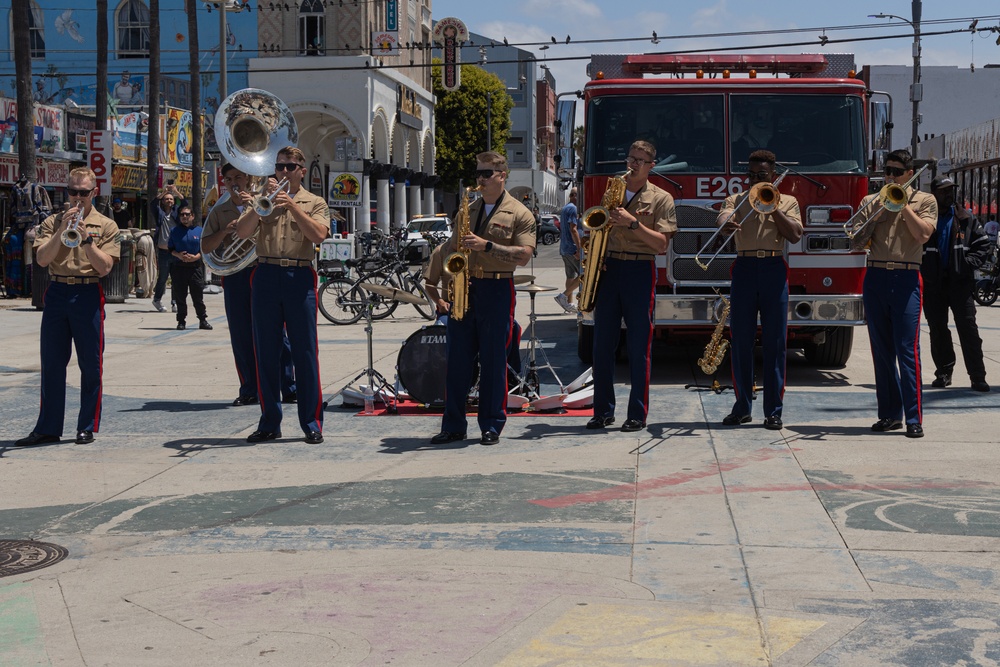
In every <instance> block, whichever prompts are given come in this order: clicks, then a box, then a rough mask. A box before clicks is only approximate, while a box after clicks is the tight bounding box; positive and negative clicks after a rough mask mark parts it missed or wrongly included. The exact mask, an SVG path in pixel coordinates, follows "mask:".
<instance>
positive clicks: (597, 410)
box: [587, 140, 677, 432]
mask: <svg viewBox="0 0 1000 667" xmlns="http://www.w3.org/2000/svg"><path fill="white" fill-rule="evenodd" d="M655 163H656V147H655V146H653V144H651V143H649V142H648V141H641V140H640V141H636V142H634V143H633V144H632V145H631V146H630V147H629V150H628V157H627V158H626V160H625V166H626V167H627V168H628V172H627V173H626V175H625V196H624V198H623V200H622V203H621V206H618V207H615V208H612V209H610V210H609V211H608V222H607V223H606V224H609V225H611V229H610V230H609V232H608V244H607V251H606V253H605V255H604V257H587V261H588V262H603V263H604V270H603V271H601V273H600V282H599V283H598V290H597V295H596V297H595V301H594V352H593V367H594V416H593V417H592V418H591V419H590V421H588V422H587V428H589V429H602V428H605V427H607V426H610V425H611V424H613V423H614V422H615V388H614V382H615V350H616V349H617V347H618V341H619V339H620V337H621V322H622V320H623V319H624V320H625V327H626V328H627V329H628V336H627V339H626V340H627V344H628V364H629V376H630V380H631V382H630V385H631V389H630V391H629V398H628V410H627V413H626V419H625V421H624V422H623V423H622V426H621V430H622V431H626V432H632V431H639V430H642V429H644V428H645V427H646V415H647V414H648V413H649V354H650V345H651V344H652V341H653V308H654V305H655V290H656V262H655V259H656V256H657V255H659V254H661V253H663V252H666V250H667V246H668V244H669V243H670V239H671V237H673V235H674V234H675V233H676V232H677V214H676V212H675V209H674V199H673V197H671V196H670V194H669V193H667V192H665V191H664V190H661V189H660V188H658V187H657V186H655V185H653V184H652V183H650V182H649V172H650V171H652V169H653V165H654V164H655Z"/></svg>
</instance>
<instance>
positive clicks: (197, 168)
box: [186, 0, 225, 221]
mask: <svg viewBox="0 0 1000 667" xmlns="http://www.w3.org/2000/svg"><path fill="white" fill-rule="evenodd" d="M186 4H187V15H188V16H187V19H188V62H189V67H190V68H191V118H192V121H193V129H194V137H193V138H192V139H191V211H192V212H193V213H194V219H195V220H198V221H200V220H201V203H202V199H203V198H204V195H203V193H202V191H201V171H202V162H203V156H202V147H201V141H202V136H203V134H204V127H205V118H204V116H202V114H201V71H200V69H199V65H198V4H199V3H198V2H197V1H196V0H187V3H186ZM219 11H220V12H224V11H225V9H224V8H223V7H219Z"/></svg>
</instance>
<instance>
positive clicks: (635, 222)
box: [628, 220, 639, 229]
mask: <svg viewBox="0 0 1000 667" xmlns="http://www.w3.org/2000/svg"><path fill="white" fill-rule="evenodd" d="M628 228H629V229H639V221H638V220H633V221H632V222H630V223H629V225H628Z"/></svg>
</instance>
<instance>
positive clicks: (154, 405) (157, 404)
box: [118, 401, 232, 412]
mask: <svg viewBox="0 0 1000 667" xmlns="http://www.w3.org/2000/svg"><path fill="white" fill-rule="evenodd" d="M231 407H232V406H231V405H230V404H229V403H190V402H188V401H150V402H148V403H145V404H144V405H143V406H142V407H141V408H131V409H127V410H119V411H118V412H206V411H210V410H226V409H227V408H231Z"/></svg>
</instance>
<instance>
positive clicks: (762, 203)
mask: <svg viewBox="0 0 1000 667" xmlns="http://www.w3.org/2000/svg"><path fill="white" fill-rule="evenodd" d="M787 175H788V171H783V172H781V175H780V176H778V178H776V179H775V180H774V183H757V184H755V185H754V186H753V187H751V188H750V191H749V192H748V193H747V196H746V198H744V200H743V201H749V202H750V210H749V211H747V212H746V214H745V215H744V216H743V217H742V218H741V219H740V221H739V222H738V223H737V224H736V229H734V230H733V231H732V232H730V233H729V236H727V237H726V240H725V241H723V242H722V244H721V245H720V246H719V249H718V250H716V251H715V254H714V255H712V256H711V257H709V258H708V261H707V262H702V261H701V254H702V253H704V252H707V251H708V249H709V248H710V247H712V243H714V242H715V239H716V238H717V237H718V236H719V234H721V233H722V230H723V228H724V227H725V225H720V226H719V228H718V229H716V230H715V233H714V234H712V236H711V237H710V238H709V239H708V242H706V243H705V245H704V246H703V247H702V249H701V250H699V251H698V254H696V255H695V256H694V261H695V264H697V265H698V266H700V267H701V268H702V269H704V270H705V271H708V266H709V264H711V263H712V262H713V261H714V260H715V258H716V257H718V256H719V254H720V253H721V252H722V250H723V248H725V247H726V246H727V245H728V244H729V242H730V241H731V240H732V238H733V237H734V236H736V232H738V231H740V228H741V227H742V226H743V223H744V222H746V221H747V220H749V219H750V216H751V215H753V214H754V213H760V214H761V215H767V214H768V213H771V212H773V211H774V210H775V209H777V208H778V204H779V203H780V202H781V193H780V192H778V184H779V183H781V180H782V179H783V178H784V177H785V176H787ZM743 201H741V202H739V203H738V204H736V207H735V208H733V214H735V213H736V211H737V209H739V207H740V206H741V205H742V204H743Z"/></svg>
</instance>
